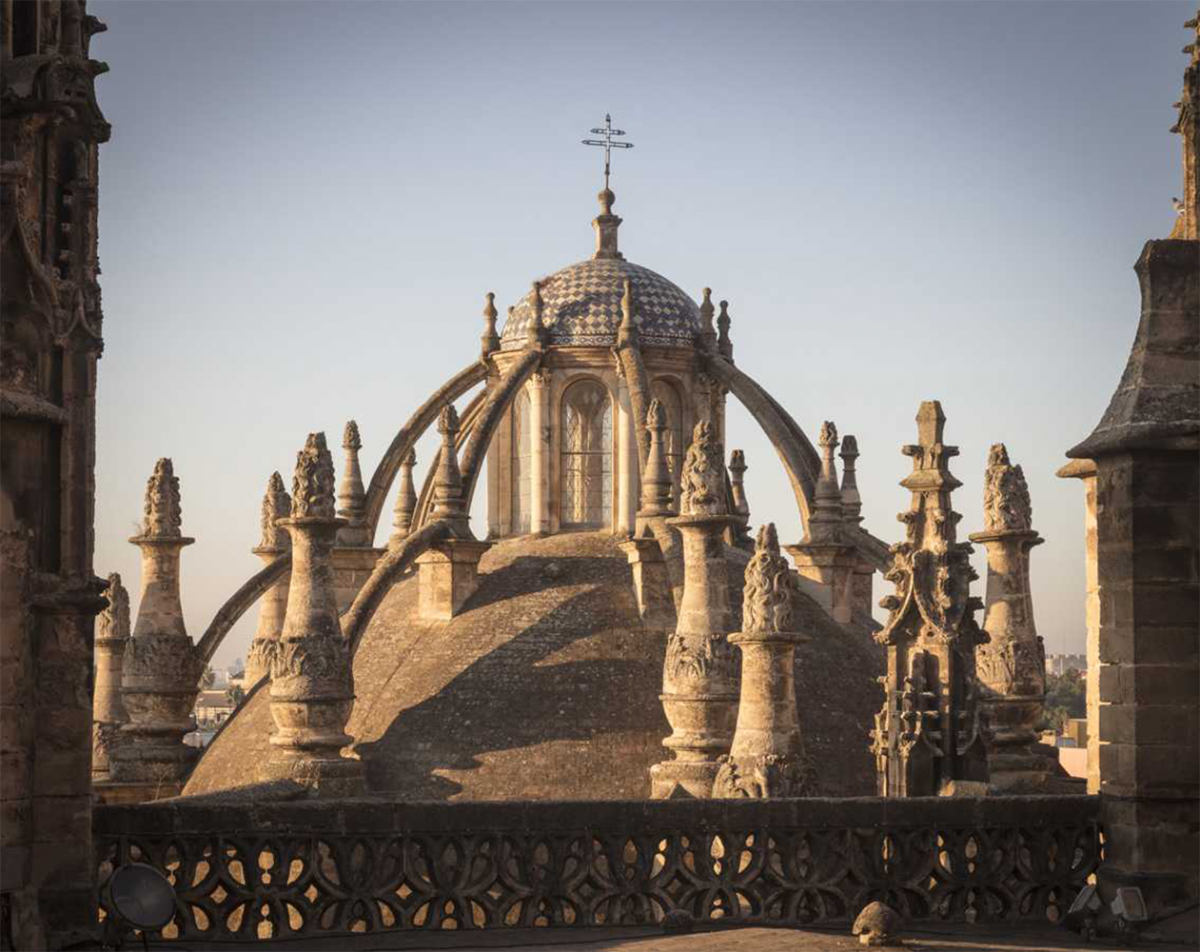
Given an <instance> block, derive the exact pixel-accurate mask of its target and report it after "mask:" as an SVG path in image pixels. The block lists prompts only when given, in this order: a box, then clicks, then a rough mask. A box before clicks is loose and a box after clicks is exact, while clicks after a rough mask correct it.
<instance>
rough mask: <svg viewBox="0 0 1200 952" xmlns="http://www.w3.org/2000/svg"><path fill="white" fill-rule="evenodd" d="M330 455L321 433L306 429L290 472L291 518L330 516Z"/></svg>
mask: <svg viewBox="0 0 1200 952" xmlns="http://www.w3.org/2000/svg"><path fill="white" fill-rule="evenodd" d="M334 488H335V479H334V474H333V457H332V456H331V455H330V454H329V447H328V446H327V445H326V443H325V434H324V433H309V434H308V439H307V440H305V442H304V449H302V450H301V451H300V452H299V453H297V454H296V471H295V473H294V474H293V475H292V516H293V518H314V517H315V518H320V519H334V518H336V512H335V507H334Z"/></svg>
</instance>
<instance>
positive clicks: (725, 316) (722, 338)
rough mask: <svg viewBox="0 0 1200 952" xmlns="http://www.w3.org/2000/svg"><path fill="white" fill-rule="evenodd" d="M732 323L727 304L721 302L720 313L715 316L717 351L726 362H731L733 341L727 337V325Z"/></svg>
mask: <svg viewBox="0 0 1200 952" xmlns="http://www.w3.org/2000/svg"><path fill="white" fill-rule="evenodd" d="M732 323H733V321H732V319H731V318H730V317H729V302H728V301H722V302H721V313H720V314H718V315H717V331H718V332H719V337H718V338H717V350H718V351H719V352H720V354H721V356H722V357H724V358H725V359H726V360H733V340H732V339H731V338H730V336H729V325H730V324H732Z"/></svg>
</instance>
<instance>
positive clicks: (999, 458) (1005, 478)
mask: <svg viewBox="0 0 1200 952" xmlns="http://www.w3.org/2000/svg"><path fill="white" fill-rule="evenodd" d="M1032 524H1033V507H1032V505H1031V503H1030V501H1029V486H1028V484H1027V483H1026V482H1025V474H1024V473H1023V472H1022V471H1021V467H1020V466H1013V465H1012V464H1011V463H1010V462H1009V459H1008V450H1007V449H1006V448H1005V446H1004V444H1003V443H993V444H992V448H991V449H990V450H989V451H988V463H987V472H986V473H985V474H984V479H983V526H984V530H985V531H987V532H1007V531H1019V532H1027V531H1029V529H1030V527H1031V526H1032Z"/></svg>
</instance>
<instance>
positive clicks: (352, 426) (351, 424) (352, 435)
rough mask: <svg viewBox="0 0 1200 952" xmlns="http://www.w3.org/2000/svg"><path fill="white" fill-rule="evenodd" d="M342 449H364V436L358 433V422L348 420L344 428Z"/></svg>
mask: <svg viewBox="0 0 1200 952" xmlns="http://www.w3.org/2000/svg"><path fill="white" fill-rule="evenodd" d="M342 449H344V450H355V451H356V452H357V451H358V450H361V449H362V437H361V436H359V435H358V424H357V423H356V422H355V421H354V420H348V421H347V422H346V428H345V429H344V430H342Z"/></svg>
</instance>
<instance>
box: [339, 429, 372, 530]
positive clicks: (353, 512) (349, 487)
mask: <svg viewBox="0 0 1200 952" xmlns="http://www.w3.org/2000/svg"><path fill="white" fill-rule="evenodd" d="M342 449H343V450H344V451H345V453H346V465H345V469H343V471H342V485H341V486H340V488H339V489H338V497H337V501H338V510H337V514H338V515H339V516H341V517H342V518H343V519H345V520H346V525H345V526H344V527H343V528H341V529H340V530H338V540H337V541H338V545H339V546H369V545H370V544H371V536H370V529H369V528H368V527H367V491H366V489H365V488H364V487H363V478H362V469H361V468H360V467H359V465H358V451H359V450H361V449H362V438H361V437H360V436H359V435H358V424H357V423H355V422H354V421H353V420H350V421H349V422H348V423H347V424H346V429H345V430H344V431H343V432H342Z"/></svg>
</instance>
